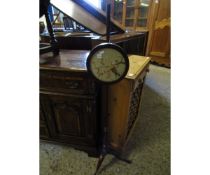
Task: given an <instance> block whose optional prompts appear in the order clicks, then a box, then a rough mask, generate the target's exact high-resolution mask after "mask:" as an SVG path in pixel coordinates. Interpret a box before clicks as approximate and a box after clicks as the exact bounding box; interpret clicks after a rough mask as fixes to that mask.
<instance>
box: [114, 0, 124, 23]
mask: <svg viewBox="0 0 210 175" xmlns="http://www.w3.org/2000/svg"><path fill="white" fill-rule="evenodd" d="M122 15H123V2H122V1H114V19H115V20H117V21H118V22H119V23H122Z"/></svg>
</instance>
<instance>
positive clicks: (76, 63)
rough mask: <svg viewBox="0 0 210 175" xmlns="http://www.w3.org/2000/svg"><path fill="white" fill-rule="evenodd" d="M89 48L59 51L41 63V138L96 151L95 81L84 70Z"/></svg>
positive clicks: (97, 136)
mask: <svg viewBox="0 0 210 175" xmlns="http://www.w3.org/2000/svg"><path fill="white" fill-rule="evenodd" d="M87 54H88V51H61V53H60V54H59V55H58V56H56V57H52V56H50V55H49V54H47V55H44V56H41V58H40V59H45V61H46V60H48V61H49V62H48V63H46V64H42V65H41V66H40V108H41V109H40V136H41V139H44V140H51V141H57V142H61V143H67V144H70V145H72V146H73V147H76V148H78V149H82V150H85V151H87V152H88V153H90V154H96V153H97V151H98V150H97V148H98V142H99V139H98V138H99V132H98V131H99V130H98V117H97V116H98V112H99V111H98V109H99V108H98V105H99V102H98V93H99V89H98V87H97V84H96V83H95V82H94V81H93V79H92V78H91V77H89V76H88V74H87V71H86V64H85V59H86V57H87Z"/></svg>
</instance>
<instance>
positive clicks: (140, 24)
mask: <svg viewBox="0 0 210 175" xmlns="http://www.w3.org/2000/svg"><path fill="white" fill-rule="evenodd" d="M137 26H138V27H146V26H147V19H138V21H137Z"/></svg>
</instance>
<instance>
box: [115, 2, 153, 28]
mask: <svg viewBox="0 0 210 175" xmlns="http://www.w3.org/2000/svg"><path fill="white" fill-rule="evenodd" d="M151 5H152V0H122V1H112V7H113V10H112V17H113V18H114V19H115V20H117V21H118V22H119V23H120V24H121V25H122V26H123V27H126V28H127V29H134V30H140V31H145V30H148V26H149V19H150V18H149V14H150V9H151V8H150V7H151Z"/></svg>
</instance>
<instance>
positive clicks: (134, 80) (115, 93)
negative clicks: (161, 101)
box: [108, 55, 150, 152]
mask: <svg viewBox="0 0 210 175" xmlns="http://www.w3.org/2000/svg"><path fill="white" fill-rule="evenodd" d="M129 61H130V68H131V69H130V70H129V72H130V74H131V73H132V75H130V76H128V74H129V73H128V74H127V76H126V78H125V79H123V80H122V81H120V82H119V83H116V84H113V85H111V86H110V87H109V89H108V96H109V97H108V98H109V99H108V101H109V104H108V111H109V114H110V115H109V129H110V135H109V143H110V146H111V147H112V148H113V149H114V150H115V151H117V152H121V151H122V150H123V148H124V146H125V144H126V142H127V139H128V125H129V112H130V110H131V109H130V105H131V100H132V94H133V92H134V91H135V89H136V88H137V87H138V85H139V84H140V83H143V79H144V77H145V76H146V72H147V68H148V65H149V62H150V58H148V57H140V56H133V55H132V56H130V57H129ZM133 126H134V125H132V126H131V127H132V128H133ZM132 128H131V129H132ZM129 134H131V132H130V133H129Z"/></svg>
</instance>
